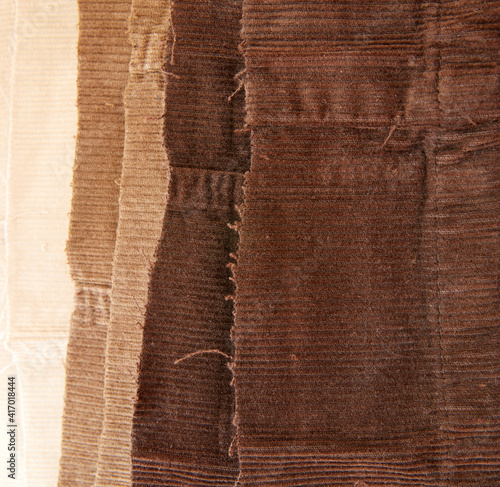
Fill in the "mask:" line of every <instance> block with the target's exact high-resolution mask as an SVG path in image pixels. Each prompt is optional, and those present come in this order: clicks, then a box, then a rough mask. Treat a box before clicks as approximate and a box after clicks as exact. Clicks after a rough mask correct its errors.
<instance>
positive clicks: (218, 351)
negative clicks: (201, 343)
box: [174, 348, 233, 365]
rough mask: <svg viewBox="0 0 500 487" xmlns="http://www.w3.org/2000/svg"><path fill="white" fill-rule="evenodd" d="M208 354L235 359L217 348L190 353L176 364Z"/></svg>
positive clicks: (176, 361) (175, 362)
mask: <svg viewBox="0 0 500 487" xmlns="http://www.w3.org/2000/svg"><path fill="white" fill-rule="evenodd" d="M206 353H216V354H218V355H222V356H223V357H225V358H227V359H228V360H233V357H231V355H228V354H227V353H224V352H222V351H221V350H217V349H216V348H214V349H210V350H197V351H196V352H191V353H188V354H187V355H185V356H184V357H182V358H179V359H177V360H175V361H174V364H175V365H177V364H179V363H181V362H183V361H184V360H187V359H190V358H193V357H196V356H197V355H204V354H206Z"/></svg>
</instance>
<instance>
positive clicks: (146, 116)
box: [95, 0, 170, 487]
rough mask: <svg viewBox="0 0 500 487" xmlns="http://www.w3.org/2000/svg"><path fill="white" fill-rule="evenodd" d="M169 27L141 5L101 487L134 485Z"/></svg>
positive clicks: (160, 206) (158, 207)
mask: <svg viewBox="0 0 500 487" xmlns="http://www.w3.org/2000/svg"><path fill="white" fill-rule="evenodd" d="M169 24H170V4H169V2H168V1H165V0H135V1H133V2H132V13H131V16H130V34H129V36H130V42H131V44H132V55H131V60H130V68H129V70H130V76H129V80H128V85H127V89H126V92H125V100H124V104H125V149H124V157H123V169H122V176H121V184H120V210H119V214H120V217H119V222H118V230H117V237H116V247H115V254H114V262H113V285H112V291H111V321H110V324H109V328H108V333H107V349H106V377H105V387H104V397H105V410H104V412H105V417H104V424H103V431H102V435H101V439H100V442H99V460H98V469H97V479H96V483H95V485H98V486H101V487H103V486H113V487H115V486H128V485H131V482H132V479H131V474H132V465H131V449H132V417H133V408H134V404H135V397H136V393H137V372H138V367H137V366H138V361H139V353H140V350H141V344H142V327H143V326H144V314H145V309H146V303H147V296H148V292H147V291H148V283H149V275H150V270H151V269H150V267H151V265H153V263H154V257H155V256H154V251H155V248H156V245H157V244H158V240H159V238H160V232H161V229H162V223H163V215H164V213H165V205H166V193H167V168H168V160H167V155H166V153H165V149H164V147H163V124H164V123H163V118H162V115H163V113H164V110H165V108H164V104H165V96H164V94H165V83H166V76H165V73H164V72H163V70H162V65H163V63H164V61H165V55H166V54H165V50H166V48H167V32H168V28H169Z"/></svg>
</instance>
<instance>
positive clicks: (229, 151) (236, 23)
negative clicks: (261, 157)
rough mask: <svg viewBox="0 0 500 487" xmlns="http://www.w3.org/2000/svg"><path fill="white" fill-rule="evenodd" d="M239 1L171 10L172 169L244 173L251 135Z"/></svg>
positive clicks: (183, 2) (194, 2) (187, 3)
mask: <svg viewBox="0 0 500 487" xmlns="http://www.w3.org/2000/svg"><path fill="white" fill-rule="evenodd" d="M240 20H241V0H237V1H220V0H219V1H211V2H199V1H198V0H180V1H176V2H175V3H174V5H173V7H172V34H171V39H170V55H169V56H168V57H167V59H166V63H165V69H166V70H167V73H168V88H167V91H166V100H165V107H166V117H165V147H166V149H167V154H168V156H169V160H170V161H171V164H172V166H183V167H200V168H203V169H215V170H223V171H236V172H244V171H246V170H247V169H248V167H249V155H248V147H249V133H248V132H244V131H240V130H241V129H242V128H243V123H244V122H243V120H244V103H245V97H244V91H243V89H242V81H241V80H242V79H243V78H242V77H243V73H242V71H243V67H244V63H243V56H242V54H241V53H240V52H239V51H238V45H239V43H240V42H241V39H240V29H241V23H240Z"/></svg>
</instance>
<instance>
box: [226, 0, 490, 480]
mask: <svg viewBox="0 0 500 487" xmlns="http://www.w3.org/2000/svg"><path fill="white" fill-rule="evenodd" d="M499 6H500V5H499V3H498V1H492V2H486V3H484V2H483V3H481V4H479V3H478V2H475V1H464V0H459V1H440V2H426V1H423V2H422V1H416V0H415V1H414V0H404V1H400V0H398V1H391V0H390V1H386V2H370V4H369V7H368V6H367V4H366V3H362V2H361V3H360V2H354V1H348V2H344V3H340V4H339V3H338V2H333V1H331V0H312V1H308V2H299V3H297V2H287V1H282V0H280V1H277V0H269V1H266V2H260V1H258V0H244V2H243V21H242V22H243V23H242V25H243V39H244V49H245V63H246V78H245V88H246V92H247V123H248V125H249V127H250V128H251V130H252V132H251V143H252V165H251V170H250V172H249V173H248V175H247V177H246V180H245V201H244V206H243V209H242V215H243V216H242V222H241V230H240V246H239V252H238V265H237V269H236V273H235V282H236V286H237V288H236V295H235V296H236V300H235V332H234V337H235V365H234V374H235V377H234V385H235V391H236V420H237V428H238V433H237V438H238V452H239V460H240V478H239V485H241V486H249V485H266V486H274V485H276V486H278V485H280V486H283V485H287V486H289V487H292V486H301V487H304V486H320V485H325V486H326V485H328V486H333V485H339V486H340V485H342V486H356V487H361V486H363V487H367V486H370V487H374V486H402V485H412V486H417V485H418V486H429V487H430V486H450V487H451V486H454V487H455V486H467V487H471V486H478V487H479V486H491V487H493V486H495V485H498V484H499V482H500V451H499V445H500V441H499V440H500V438H499V434H498V431H499V420H500V417H499V412H500V411H499V408H500V401H499V399H500V397H499V389H498V374H499V370H500V368H499V365H500V363H499V360H500V359H499V355H498V350H499V316H500V308H499V297H500V294H499V287H498V282H499V277H500V247H499V245H498V243H499V241H498V235H499V227H500V218H499V217H500V192H499V189H500V166H499V164H498V142H499V140H500V137H499V136H500V131H499V125H498V121H499V91H498V88H499V84H498V82H499V78H498V48H499V39H498V29H499V27H500V23H499V20H500V18H499V17H498V12H499Z"/></svg>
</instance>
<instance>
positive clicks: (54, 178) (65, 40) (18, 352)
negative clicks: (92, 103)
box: [0, 0, 78, 487]
mask: <svg viewBox="0 0 500 487" xmlns="http://www.w3.org/2000/svg"><path fill="white" fill-rule="evenodd" d="M9 3H10V2H2V16H1V18H2V21H4V20H5V18H4V17H3V9H4V7H5V8H8V7H9V5H8V4H9ZM12 6H14V10H11V11H10V15H12V14H13V15H14V16H15V23H14V42H13V43H9V44H7V46H6V47H7V49H9V51H10V53H9V55H11V56H12V57H13V61H12V62H13V65H12V66H13V70H12V73H13V74H12V78H11V79H12V87H11V95H10V135H9V162H8V177H7V188H8V189H7V197H8V206H7V215H6V242H7V279H8V281H7V297H8V321H9V323H8V326H9V336H8V348H9V349H10V350H11V351H12V354H13V360H14V365H15V367H16V369H17V372H14V373H15V374H16V377H17V381H16V382H17V391H16V418H15V419H16V423H17V424H18V426H21V431H19V432H18V435H17V441H18V442H21V443H20V444H18V445H17V446H22V449H21V450H20V451H19V450H18V451H17V453H18V457H17V468H16V469H17V473H18V474H19V476H20V478H19V481H20V485H27V486H35V485H36V486H37V487H38V486H40V487H45V486H53V485H55V483H56V482H57V473H58V457H59V452H60V444H61V416H62V409H63V400H62V399H63V391H64V356H65V348H66V343H67V337H68V331H69V319H70V316H71V310H72V308H73V289H72V287H73V286H72V283H71V280H70V277H69V268H68V266H67V260H66V255H65V252H64V245H65V239H66V236H67V225H68V218H67V214H68V211H69V209H70V198H71V188H70V180H71V165H72V161H73V155H74V146H75V139H74V135H75V133H76V120H77V118H76V107H75V101H76V85H75V78H76V44H77V24H78V15H77V8H76V4H75V3H74V2H71V1H58V2H55V1H46V2H33V1H28V0H18V1H16V2H12V3H11V7H12ZM11 19H12V17H11ZM11 374H12V373H9V375H11ZM2 383H3V384H6V382H2ZM4 387H6V386H4ZM1 395H2V397H5V396H6V389H3V391H2V393H1ZM2 411H6V410H4V409H3V408H2ZM21 432H22V434H21ZM4 451H5V452H7V450H6V449H5V450H4ZM23 471H24V473H25V475H24V478H21V477H22V472H23ZM5 474H6V473H5V471H4V472H3V473H2V480H3V479H6V477H4V475H5ZM7 482H10V479H9V480H7ZM0 483H1V482H0ZM13 485H14V484H13Z"/></svg>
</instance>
